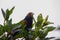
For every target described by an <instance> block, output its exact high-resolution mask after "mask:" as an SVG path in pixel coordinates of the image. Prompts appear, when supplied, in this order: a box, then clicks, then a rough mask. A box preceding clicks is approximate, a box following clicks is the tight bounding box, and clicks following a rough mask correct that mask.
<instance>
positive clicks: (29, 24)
mask: <svg viewBox="0 0 60 40" xmlns="http://www.w3.org/2000/svg"><path fill="white" fill-rule="evenodd" d="M33 15H34V13H33V12H29V13H28V14H27V16H26V17H25V18H24V20H25V24H26V27H25V29H26V30H30V29H31V28H32V24H33Z"/></svg>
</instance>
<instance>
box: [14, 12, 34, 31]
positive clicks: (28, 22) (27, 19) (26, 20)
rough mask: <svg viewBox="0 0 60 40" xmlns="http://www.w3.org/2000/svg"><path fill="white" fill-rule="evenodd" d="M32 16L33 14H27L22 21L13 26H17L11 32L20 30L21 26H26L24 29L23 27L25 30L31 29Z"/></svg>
mask: <svg viewBox="0 0 60 40" xmlns="http://www.w3.org/2000/svg"><path fill="white" fill-rule="evenodd" d="M33 14H34V13H33V12H29V13H28V14H27V15H26V17H25V18H24V19H23V20H21V21H20V22H19V23H17V24H15V25H17V27H15V28H14V29H13V30H15V29H18V28H21V27H22V26H23V25H26V27H25V29H26V30H29V29H31V28H32V23H33ZM15 25H14V26H15ZM19 25H20V26H19ZM23 28H24V27H23Z"/></svg>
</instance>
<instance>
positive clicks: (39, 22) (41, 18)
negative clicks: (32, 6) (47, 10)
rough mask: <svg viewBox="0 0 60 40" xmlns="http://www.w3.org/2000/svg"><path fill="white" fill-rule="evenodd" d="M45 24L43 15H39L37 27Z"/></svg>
mask: <svg viewBox="0 0 60 40" xmlns="http://www.w3.org/2000/svg"><path fill="white" fill-rule="evenodd" d="M42 22H43V17H42V14H39V15H38V17H37V24H36V25H37V26H40V25H41V23H42Z"/></svg>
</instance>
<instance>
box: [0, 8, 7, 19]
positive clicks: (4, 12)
mask: <svg viewBox="0 0 60 40" xmlns="http://www.w3.org/2000/svg"><path fill="white" fill-rule="evenodd" d="M1 11H2V14H3V17H4V19H5V16H6V15H5V12H4V10H3V9H2V8H1Z"/></svg>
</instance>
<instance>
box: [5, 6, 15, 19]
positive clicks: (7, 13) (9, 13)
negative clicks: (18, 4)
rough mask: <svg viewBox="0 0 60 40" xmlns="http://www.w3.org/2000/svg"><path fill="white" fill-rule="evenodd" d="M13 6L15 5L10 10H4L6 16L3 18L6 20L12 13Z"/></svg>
mask: <svg viewBox="0 0 60 40" xmlns="http://www.w3.org/2000/svg"><path fill="white" fill-rule="evenodd" d="M14 8H15V7H13V8H12V9H10V10H9V9H7V10H6V18H5V20H8V19H9V17H10V15H11V14H12V12H13V10H14Z"/></svg>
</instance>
